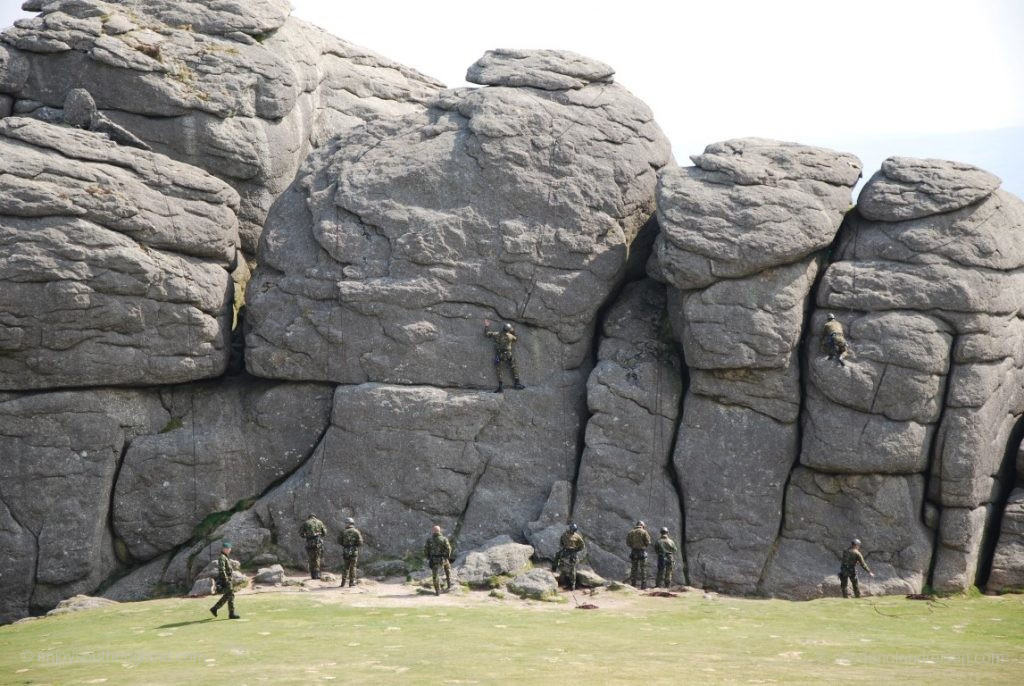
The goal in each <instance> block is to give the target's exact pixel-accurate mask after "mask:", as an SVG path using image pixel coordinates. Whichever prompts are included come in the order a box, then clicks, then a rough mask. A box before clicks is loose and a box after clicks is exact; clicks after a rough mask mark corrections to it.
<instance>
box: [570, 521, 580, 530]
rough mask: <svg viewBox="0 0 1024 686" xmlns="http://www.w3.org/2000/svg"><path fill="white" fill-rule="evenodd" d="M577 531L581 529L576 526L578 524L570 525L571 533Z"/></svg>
mask: <svg viewBox="0 0 1024 686" xmlns="http://www.w3.org/2000/svg"><path fill="white" fill-rule="evenodd" d="M577 529H579V527H578V526H576V522H573V523H572V524H570V525H569V531H576V530H577Z"/></svg>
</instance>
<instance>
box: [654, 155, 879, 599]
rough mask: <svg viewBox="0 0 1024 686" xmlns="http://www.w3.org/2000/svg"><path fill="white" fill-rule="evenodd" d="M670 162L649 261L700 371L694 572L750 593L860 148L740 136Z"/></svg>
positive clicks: (686, 424)
mask: <svg viewBox="0 0 1024 686" xmlns="http://www.w3.org/2000/svg"><path fill="white" fill-rule="evenodd" d="M692 159H693V162H694V164H695V165H696V166H694V167H687V168H678V167H670V168H666V169H665V170H663V171H662V173H661V175H660V177H659V185H658V221H659V224H660V225H661V227H662V233H661V234H660V235H659V237H658V239H657V240H656V242H655V248H654V255H653V257H652V260H651V263H650V265H649V268H648V269H649V272H650V273H651V274H652V275H653V276H654V277H655V278H658V279H659V280H662V281H664V282H665V283H666V284H668V312H669V317H670V319H671V321H672V326H673V329H674V331H675V335H676V338H677V340H678V341H679V342H680V343H681V344H682V348H683V353H684V356H685V359H686V364H687V367H688V369H689V374H690V387H689V389H688V391H687V394H686V398H685V400H684V403H683V408H684V409H683V416H682V421H681V423H680V426H679V430H678V436H677V439H676V444H675V456H674V463H675V469H676V472H677V473H678V475H679V481H680V486H681V488H682V492H683V509H684V512H685V519H686V532H685V546H686V555H687V557H686V559H687V561H688V564H689V577H690V580H691V583H695V584H697V585H699V586H705V587H708V588H714V589H718V590H723V591H729V592H738V593H753V592H755V591H756V590H757V588H758V583H759V581H760V579H761V575H762V572H763V570H764V566H765V563H766V562H767V560H768V556H769V553H770V552H771V550H772V546H773V543H774V541H775V538H776V536H777V535H778V531H779V524H780V521H781V516H782V502H783V491H784V486H785V482H786V478H787V476H788V474H789V472H790V470H791V468H792V466H793V464H794V462H795V461H796V457H797V450H798V446H799V442H798V428H797V424H796V422H797V418H798V415H799V410H800V398H801V389H800V366H799V361H798V359H797V354H796V348H797V346H798V344H799V341H800V339H801V335H802V331H803V321H804V313H805V310H806V302H807V296H808V294H809V292H810V290H811V287H812V286H813V284H814V280H815V277H816V275H817V273H818V270H819V263H820V256H819V253H820V251H822V250H823V249H824V248H826V247H828V245H829V244H830V243H831V242H832V239H833V237H834V236H835V234H836V232H837V231H838V229H839V226H840V223H841V221H842V217H843V215H844V213H845V212H846V210H847V209H848V208H849V205H850V192H851V190H852V188H853V186H854V184H855V183H856V182H857V179H858V178H859V177H860V163H859V161H858V160H857V159H856V158H855V157H853V156H852V155H848V154H842V153H836V152H832V151H830V150H825V149H822V148H813V147H808V146H803V145H797V144H795V143H780V142H777V141H768V140H762V139H739V140H733V141H726V142H723V143H716V144H713V145H710V146H708V147H707V148H706V149H705V151H704V154H702V155H696V156H694V157H693V158H692Z"/></svg>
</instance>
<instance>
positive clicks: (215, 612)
mask: <svg viewBox="0 0 1024 686" xmlns="http://www.w3.org/2000/svg"><path fill="white" fill-rule="evenodd" d="M210 614H211V615H213V616H214V617H216V616H217V606H216V605H214V606H213V607H211V608H210Z"/></svg>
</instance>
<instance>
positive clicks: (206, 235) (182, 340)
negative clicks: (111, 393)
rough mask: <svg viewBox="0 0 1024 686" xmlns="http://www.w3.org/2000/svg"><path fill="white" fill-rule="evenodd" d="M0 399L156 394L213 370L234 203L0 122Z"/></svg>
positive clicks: (221, 352) (162, 169)
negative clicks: (83, 392)
mask: <svg viewBox="0 0 1024 686" xmlns="http://www.w3.org/2000/svg"><path fill="white" fill-rule="evenodd" d="M0 156H2V157H3V159H4V169H3V172H2V173H0V284H2V288H0V311H2V312H3V313H4V316H3V319H2V320H0V389H6V390H22V389H39V388H54V387H66V386H88V385H97V384H138V385H141V384H159V383H176V382H181V381H189V380H193V379H200V378H204V377H209V376H216V375H217V374H220V373H221V372H222V371H223V370H224V366H225V364H226V363H227V353H228V349H227V335H228V332H229V330H230V326H231V306H230V304H231V280H230V277H229V274H228V267H229V265H230V263H231V262H232V261H233V259H234V256H235V251H236V245H237V242H238V233H237V224H236V220H235V216H234V211H233V210H234V208H235V207H236V206H237V202H238V196H237V194H236V193H235V192H234V191H233V190H231V188H230V187H228V186H227V185H225V184H224V183H222V182H221V181H219V180H217V179H215V178H213V177H212V176H210V175H208V174H206V173H205V172H202V171H201V170H198V169H195V168H192V167H188V166H186V165H183V164H179V163H177V162H174V161H172V160H170V159H168V158H166V157H164V156H163V155H158V154H155V153H147V152H145V151H141V150H136V149H133V148H124V147H120V146H117V145H115V144H113V143H111V142H110V141H108V140H106V139H105V138H102V137H100V136H99V135H97V134H95V133H89V132H85V131H78V130H76V129H70V128H64V127H57V126H53V125H49V124H44V123H42V122H38V121H34V120H31V119H23V118H18V117H12V118H7V119H4V120H2V121H0Z"/></svg>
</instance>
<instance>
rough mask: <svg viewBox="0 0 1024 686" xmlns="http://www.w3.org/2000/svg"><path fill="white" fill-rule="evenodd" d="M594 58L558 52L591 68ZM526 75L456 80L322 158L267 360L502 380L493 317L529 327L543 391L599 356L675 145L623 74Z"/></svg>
mask: <svg viewBox="0 0 1024 686" xmlns="http://www.w3.org/2000/svg"><path fill="white" fill-rule="evenodd" d="M556 55H557V53H556ZM488 59H489V61H490V62H491V66H493V61H494V60H496V59H499V56H491V57H490V58H488ZM500 59H502V60H504V63H505V67H506V68H507V69H508V70H513V71H514V70H516V69H518V68H519V66H518V65H520V60H517V59H515V58H512V57H508V56H506V57H501V58H500ZM579 59H580V58H579V57H578V56H571V55H566V56H564V57H562V58H561V59H555V57H553V56H552V55H547V56H546V58H545V63H546V64H547V65H548V67H549V68H562V69H565V70H568V71H571V73H573V74H579V69H578V67H579ZM523 69H526V67H525V66H524V67H523ZM471 76H472V75H471ZM523 78H524V79H525V83H524V84H523V85H518V84H520V82H521V81H522V80H523V79H519V78H512V77H505V78H497V77H496V78H494V79H491V78H488V79H487V80H486V82H487V83H492V84H493V85H489V86H488V87H486V88H476V89H472V88H463V89H456V90H451V91H445V92H444V93H442V94H441V95H440V96H439V97H438V98H437V99H435V100H434V101H433V103H432V106H431V108H430V109H429V110H427V111H426V112H422V113H416V114H411V115H407V116H405V117H401V118H396V119H390V120H386V121H384V120H382V121H379V122H373V123H369V124H366V125H364V126H361V127H357V128H355V129H352V130H351V131H349V132H348V133H346V134H345V135H343V136H341V137H339V138H338V139H336V140H335V141H333V142H332V143H331V145H329V146H327V147H324V148H321V149H319V150H317V151H314V153H313V154H311V156H310V157H309V159H308V160H307V162H306V163H305V164H304V165H303V168H302V170H301V172H300V173H299V176H298V178H297V179H296V182H295V184H293V186H292V188H291V189H289V191H287V192H286V193H285V194H284V195H283V196H282V198H281V199H280V200H279V201H278V203H277V205H276V206H275V207H274V210H273V211H272V212H271V214H270V217H269V218H268V222H267V228H266V233H265V234H264V239H263V242H262V244H261V249H260V256H259V257H260V263H259V267H258V268H257V270H256V273H255V274H254V276H253V280H252V282H251V283H250V286H249V289H248V295H249V297H248V313H249V314H248V316H249V321H250V323H251V330H250V334H249V336H248V347H247V350H246V361H247V365H248V368H249V370H250V371H252V372H253V373H254V374H257V375H259V376H267V377H274V378H287V379H320V380H326V381H334V382H338V383H348V384H351V383H363V382H367V381H377V382H388V383H401V384H426V385H436V386H454V387H461V388H487V387H493V384H494V372H493V371H492V368H491V364H490V355H489V354H488V346H487V345H486V343H485V341H484V340H483V339H482V335H481V321H482V320H483V319H485V318H490V319H503V320H509V321H514V322H516V323H517V334H518V335H519V337H520V344H519V351H518V360H517V361H518V363H519V367H520V369H521V371H522V376H523V379H524V381H525V383H527V384H528V385H530V384H537V383H543V381H544V379H545V378H547V377H549V376H557V375H558V374H560V373H561V372H562V371H563V370H569V369H577V368H578V367H579V366H580V365H581V364H584V363H585V361H586V359H587V356H588V352H589V349H590V345H591V340H590V339H591V332H592V330H593V322H594V318H595V315H596V313H597V311H598V310H599V308H600V307H601V306H602V304H603V303H604V301H605V299H606V298H607V297H608V295H609V294H610V293H611V292H612V290H613V289H614V287H615V286H616V285H617V283H618V282H619V281H620V279H621V276H622V274H623V271H624V267H625V264H626V260H627V255H628V252H629V247H630V243H631V242H632V240H633V238H634V237H635V236H636V235H637V233H638V232H639V230H640V228H641V227H642V226H643V225H644V223H645V222H646V221H647V220H648V218H649V217H650V216H651V213H652V212H653V210H654V187H655V181H656V178H655V176H656V174H655V172H656V170H657V169H658V168H660V167H661V166H663V165H664V164H666V162H667V161H668V159H669V156H670V152H669V146H668V141H667V140H666V139H665V137H664V135H663V134H662V133H661V130H660V129H659V128H658V126H657V124H655V123H654V121H653V118H652V116H651V113H650V110H649V109H648V108H647V107H646V106H645V105H644V104H643V103H642V102H640V101H639V100H637V99H636V98H634V97H633V96H632V95H630V94H629V92H628V91H626V90H625V89H624V88H622V87H621V86H619V85H618V84H615V83H610V77H609V78H607V79H602V80H601V81H599V82H593V83H591V82H588V83H586V84H585V85H583V86H582V87H579V88H568V89H559V90H544V89H542V88H539V87H537V86H536V85H535V84H534V82H533V81H532V80H531V79H529V78H526V77H525V76H524V77H523Z"/></svg>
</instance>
